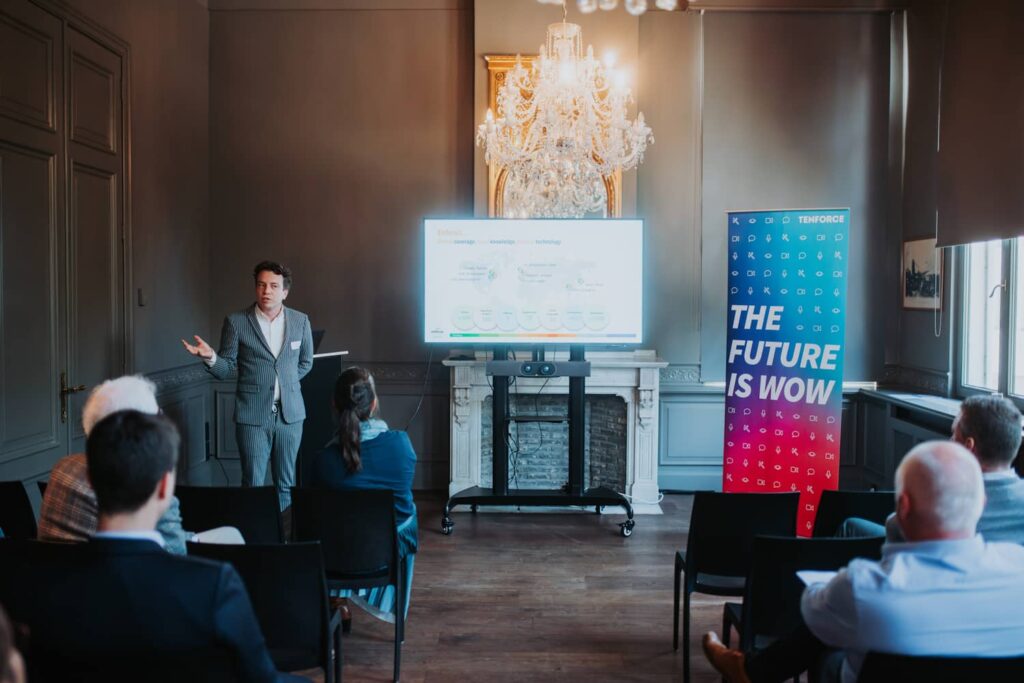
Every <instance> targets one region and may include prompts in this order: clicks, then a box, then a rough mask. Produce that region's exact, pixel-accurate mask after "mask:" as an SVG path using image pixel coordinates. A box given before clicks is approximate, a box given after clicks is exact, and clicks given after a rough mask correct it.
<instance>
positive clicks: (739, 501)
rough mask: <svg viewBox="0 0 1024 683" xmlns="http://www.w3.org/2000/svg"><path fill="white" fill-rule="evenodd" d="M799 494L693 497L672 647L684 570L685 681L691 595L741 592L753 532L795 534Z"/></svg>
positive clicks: (679, 560) (680, 556)
mask: <svg viewBox="0 0 1024 683" xmlns="http://www.w3.org/2000/svg"><path fill="white" fill-rule="evenodd" d="M799 499H800V494H799V493H716V492H713V491H697V493H696V494H694V497H693V510H692V511H691V513H690V528H689V532H688V534H687V538H686V552H682V551H677V552H676V566H675V600H674V602H673V614H672V645H673V647H674V648H675V649H679V591H680V585H679V584H680V574H681V573H682V572H684V571H685V572H686V582H685V584H684V592H683V681H684V683H689V680H690V594H691V593H694V592H697V593H705V594H708V595H736V596H739V595H743V590H744V586H745V584H746V576H747V572H748V571H749V568H750V559H751V547H752V543H753V539H754V536H757V535H759V534H761V535H772V536H787V535H788V536H792V535H793V534H794V533H795V531H796V513H797V504H798V502H799Z"/></svg>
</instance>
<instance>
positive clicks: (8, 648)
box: [0, 608, 25, 683]
mask: <svg viewBox="0 0 1024 683" xmlns="http://www.w3.org/2000/svg"><path fill="white" fill-rule="evenodd" d="M0 683H25V662H24V661H22V659H21V655H20V654H19V653H18V650H17V649H16V648H15V647H14V629H12V628H11V622H10V621H8V620H7V614H6V612H4V610H3V608H0Z"/></svg>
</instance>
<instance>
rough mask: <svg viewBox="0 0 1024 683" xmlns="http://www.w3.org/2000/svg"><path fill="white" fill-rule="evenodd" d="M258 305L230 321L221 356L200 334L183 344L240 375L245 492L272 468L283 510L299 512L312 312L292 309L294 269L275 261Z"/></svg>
mask: <svg viewBox="0 0 1024 683" xmlns="http://www.w3.org/2000/svg"><path fill="white" fill-rule="evenodd" d="M253 277H254V278H255V280H256V303H255V304H253V305H252V306H250V307H249V308H246V309H244V310H242V311H239V312H237V313H232V314H230V315H228V316H227V317H226V318H224V327H223V328H222V330H221V336H220V349H219V350H218V351H217V352H216V353H215V352H214V350H213V348H212V347H211V346H210V345H209V344H207V343H206V342H205V341H203V340H202V339H201V338H200V337H199V336H198V335H196V336H195V341H196V343H195V344H194V345H193V344H189V343H188V342H186V341H185V340H184V339H182V340H181V343H182V344H184V345H185V348H186V349H187V350H188V352H189V353H191V354H192V355H193V356H198V357H200V358H202V359H203V361H204V362H205V363H206V366H207V369H208V370H209V372H210V374H212V375H213V376H214V377H216V378H217V379H228V378H229V377H230V376H231V374H232V373H233V372H235V371H236V370H237V373H238V385H237V388H236V389H235V435H236V437H237V440H238V450H239V451H240V453H241V456H242V486H262V485H263V482H264V481H265V480H266V477H267V464H268V462H269V463H270V465H271V474H272V475H273V477H274V485H275V486H276V487H277V496H278V501H279V503H280V506H281V509H282V510H284V509H286V508H287V507H288V506H289V505H291V487H292V486H294V485H295V458H296V455H297V454H298V450H299V442H300V441H301V440H302V422H303V420H305V419H306V407H305V405H303V403H302V390H301V388H300V387H299V380H300V379H302V378H303V377H305V376H306V373H307V372H309V369H310V368H311V367H313V334H312V331H311V330H310V327H309V318H308V317H306V314H305V313H300V312H299V311H296V310H293V309H291V308H286V307H285V305H284V300H285V299H286V298H288V291H289V290H290V289H291V286H292V273H291V270H289V269H288V268H286V267H285V266H283V265H281V264H279V263H275V262H273V261H263V262H261V263H257V264H256V267H255V268H254V269H253Z"/></svg>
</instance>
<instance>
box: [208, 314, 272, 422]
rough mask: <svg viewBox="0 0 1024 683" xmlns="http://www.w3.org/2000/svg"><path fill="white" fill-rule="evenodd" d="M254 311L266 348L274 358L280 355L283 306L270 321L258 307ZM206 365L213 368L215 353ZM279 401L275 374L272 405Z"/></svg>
mask: <svg viewBox="0 0 1024 683" xmlns="http://www.w3.org/2000/svg"><path fill="white" fill-rule="evenodd" d="M253 308H254V309H255V311H256V322H258V323H259V324H260V332H262V333H263V338H264V339H265V340H266V341H267V346H269V347H270V353H272V354H274V358H277V357H278V356H280V355H281V349H282V348H284V306H282V307H281V310H280V311H278V314H277V317H276V318H274V319H273V320H271V319H270V318H268V317H267V316H266V315H265V314H264V313H263V311H261V310H260V307H259V306H254V307H253ZM205 362H206V364H207V365H208V366H209V367H211V368H212V367H213V366H214V365H215V364H216V363H217V352H216V351H214V352H213V356H211V357H210V358H209V359H207V360H206V361H205ZM280 400H281V379H280V378H279V377H278V376H277V374H276V373H275V375H274V403H277V402H278V401H280Z"/></svg>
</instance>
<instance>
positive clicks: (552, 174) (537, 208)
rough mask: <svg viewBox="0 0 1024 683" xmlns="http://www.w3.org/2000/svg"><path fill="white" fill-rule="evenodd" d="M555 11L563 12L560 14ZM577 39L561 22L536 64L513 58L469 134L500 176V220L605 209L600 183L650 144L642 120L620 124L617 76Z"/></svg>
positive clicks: (621, 95) (621, 77)
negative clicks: (489, 104)
mask: <svg viewBox="0 0 1024 683" xmlns="http://www.w3.org/2000/svg"><path fill="white" fill-rule="evenodd" d="M564 9H565V8H564V5H563V13H564ZM582 45H583V32H582V30H581V29H580V26H579V25H578V24H571V23H568V22H566V21H565V18H564V15H563V19H562V21H561V22H559V23H555V24H551V25H550V26H548V31H547V42H546V44H545V45H544V46H542V47H541V49H540V59H538V60H537V61H535V62H534V63H533V65H532V66H531V67H530V68H529V69H528V68H527V67H526V66H524V65H523V63H522V60H521V59H519V58H517V59H516V64H515V66H514V67H513V68H512V69H511V70H510V71H508V73H507V74H506V77H505V85H504V86H502V87H501V89H500V90H499V91H498V96H497V106H498V111H497V115H495V114H494V113H493V112H492V111H491V110H490V109H488V110H487V117H486V119H485V121H484V123H483V124H481V125H480V126H479V128H478V129H477V134H476V140H477V144H478V145H480V146H482V147H483V148H484V151H485V159H486V161H487V164H488V165H489V166H490V165H496V166H497V167H499V168H501V169H503V170H504V172H505V174H506V175H505V183H504V188H503V195H502V196H503V202H502V210H503V214H504V217H506V218H527V217H529V218H554V217H562V218H565V217H570V218H573V217H574V218H579V217H583V216H584V215H586V214H588V213H595V212H600V211H602V209H603V208H604V207H605V206H606V199H607V195H606V192H607V190H606V184H605V179H606V178H608V177H609V176H611V175H613V174H614V173H615V172H617V171H627V170H629V169H631V168H634V167H635V166H636V165H637V164H639V163H640V162H641V161H643V156H644V150H645V149H646V148H647V145H648V144H650V143H653V142H654V136H653V134H652V133H651V129H650V127H648V126H647V124H645V123H644V115H643V114H642V113H641V114H638V115H637V117H636V119H634V120H632V121H631V120H629V119H627V117H626V108H627V106H628V105H629V104H630V103H631V102H632V100H633V97H632V94H631V92H630V89H629V88H628V87H627V85H626V79H625V74H624V72H622V71H616V70H613V69H611V68H610V67H606V66H605V65H604V64H602V63H601V62H600V61H598V60H597V59H595V58H594V52H593V48H592V47H588V48H587V51H586V54H585V55H584V54H583V51H582Z"/></svg>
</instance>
